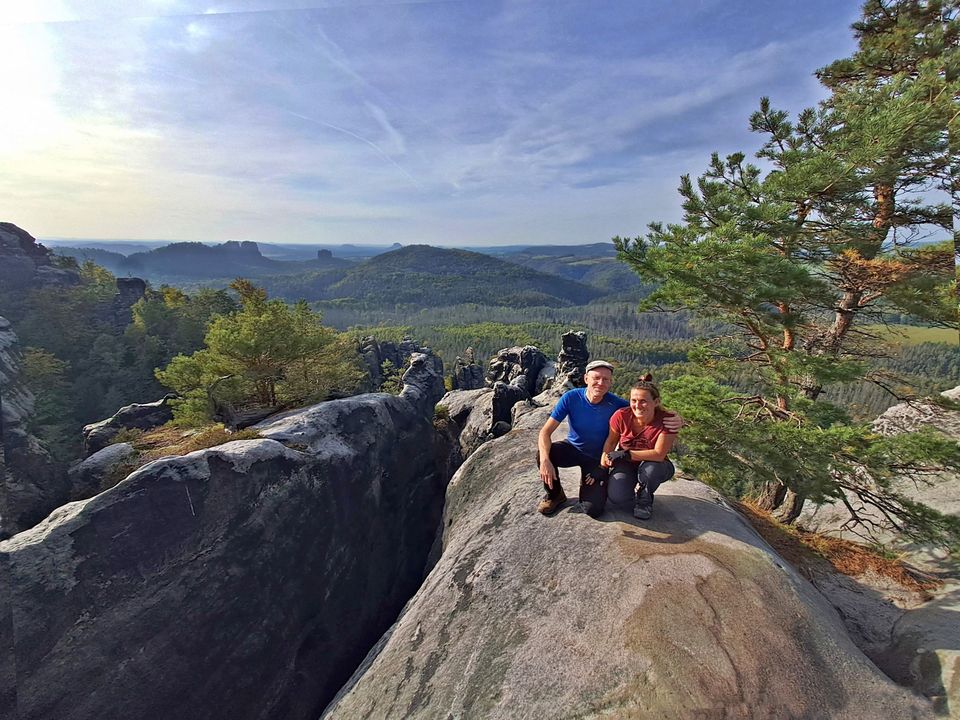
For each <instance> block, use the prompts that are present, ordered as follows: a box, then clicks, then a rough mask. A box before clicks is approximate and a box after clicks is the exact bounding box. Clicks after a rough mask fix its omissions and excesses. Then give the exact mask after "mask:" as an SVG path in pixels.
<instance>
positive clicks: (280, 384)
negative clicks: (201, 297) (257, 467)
mask: <svg viewBox="0 0 960 720" xmlns="http://www.w3.org/2000/svg"><path fill="white" fill-rule="evenodd" d="M230 287H231V288H232V289H233V290H234V291H235V292H236V293H237V294H238V295H239V296H240V305H241V307H240V309H239V310H238V311H237V312H234V313H229V314H226V315H220V316H217V317H215V318H214V319H213V321H212V322H211V323H210V327H209V329H208V330H207V333H206V335H205V337H204V344H205V347H204V348H203V349H201V350H198V351H197V352H194V353H192V354H190V355H183V354H181V355H177V356H176V357H174V358H173V359H172V360H171V361H170V364H169V365H167V367H166V368H164V369H163V370H158V371H157V378H158V379H159V380H160V382H162V383H163V384H164V385H165V386H167V387H169V388H171V389H173V390H175V391H176V392H177V393H179V394H180V396H181V398H182V399H181V400H180V401H179V402H178V404H177V406H176V410H175V414H176V416H177V418H178V419H179V420H180V421H181V422H184V423H187V424H200V423H203V422H207V421H209V420H210V419H211V417H210V416H211V408H210V406H209V397H208V390H209V389H210V388H211V387H213V386H216V393H217V399H218V400H219V401H221V402H224V403H229V404H230V405H232V406H235V407H244V406H251V405H256V406H262V407H272V408H279V407H290V406H294V405H298V404H306V403H309V402H316V401H319V400H322V399H324V398H325V397H326V396H327V395H328V394H329V392H330V391H331V390H338V391H346V392H349V391H352V390H353V389H355V388H356V386H357V384H358V383H359V381H360V379H361V377H362V372H361V370H360V367H359V362H358V360H357V358H356V352H355V349H353V347H352V345H351V344H350V343H349V342H348V341H346V340H343V339H341V338H339V336H338V335H337V334H336V333H335V332H334V331H333V330H331V329H330V328H327V327H324V326H323V325H322V323H321V318H320V316H319V315H318V314H317V313H315V312H313V311H311V310H310V308H309V307H308V306H307V304H306V303H305V302H302V301H301V302H299V303H297V304H296V305H294V306H292V307H291V306H289V305H287V304H286V303H284V302H283V301H282V300H268V299H267V294H266V292H265V291H264V290H262V289H261V288H259V287H257V286H255V285H253V284H252V283H251V282H249V281H248V280H244V279H238V280H235V281H234V282H233V283H231V285H230Z"/></svg>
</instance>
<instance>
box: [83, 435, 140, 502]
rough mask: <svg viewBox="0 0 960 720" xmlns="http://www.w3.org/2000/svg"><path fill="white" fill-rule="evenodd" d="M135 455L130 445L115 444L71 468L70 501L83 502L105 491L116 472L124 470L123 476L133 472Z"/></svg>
mask: <svg viewBox="0 0 960 720" xmlns="http://www.w3.org/2000/svg"><path fill="white" fill-rule="evenodd" d="M135 455H136V451H135V450H134V449H133V445H131V444H130V443H115V444H113V445H107V447H105V448H103V449H102V450H98V451H97V452H95V453H94V454H93V455H91V456H90V457H88V458H87V459H86V460H83V461H82V462H79V463H77V464H76V465H74V466H73V467H71V468H70V471H69V473H68V477H69V479H70V493H69V495H70V499H71V500H84V499H86V498H90V497H93V496H94V495H96V494H97V493H98V492H100V491H102V490H105V489H106V488H105V487H104V485H105V484H106V483H107V481H109V480H110V479H111V477H112V476H113V475H115V474H116V473H117V472H122V471H123V470H124V469H125V468H126V469H127V471H126V473H124V475H127V474H129V473H130V472H131V471H132V470H133V468H132V467H131V463H132V462H133V459H134V457H135ZM111 484H116V483H111Z"/></svg>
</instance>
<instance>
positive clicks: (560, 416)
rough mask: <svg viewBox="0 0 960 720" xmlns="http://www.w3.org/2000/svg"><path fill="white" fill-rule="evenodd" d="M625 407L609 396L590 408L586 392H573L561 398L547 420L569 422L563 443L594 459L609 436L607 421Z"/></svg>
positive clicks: (626, 404)
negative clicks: (567, 443)
mask: <svg viewBox="0 0 960 720" xmlns="http://www.w3.org/2000/svg"><path fill="white" fill-rule="evenodd" d="M629 405H630V403H628V402H627V401H626V400H624V399H623V398H622V397H619V396H617V395H614V394H613V393H609V392H608V393H607V394H606V395H604V396H603V400H601V401H600V402H598V403H597V404H596V405H594V404H593V403H591V402H590V401H589V400H587V389H586V388H575V389H574V390H568V391H567V392H565V393H564V394H563V396H562V397H561V398H560V400H559V402H557V406H556V407H555V408H554V409H553V412H552V413H550V417H552V418H553V419H554V420H556V421H557V422H563V421H564V420H567V418H569V421H568V422H567V425H569V426H570V432H568V433H567V441H568V442H569V443H570V444H571V445H573V446H574V447H575V448H577V450H579V451H580V452H582V453H584V454H586V455H589V456H590V457H596V458H598V457H600V455H601V453H603V443H604V442H605V441H606V439H607V434H608V433H609V432H610V417H611V416H612V415H613V414H614V413H615V412H616V411H617V410H619V409H620V408H622V407H629Z"/></svg>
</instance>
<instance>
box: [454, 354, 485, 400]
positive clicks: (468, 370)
mask: <svg viewBox="0 0 960 720" xmlns="http://www.w3.org/2000/svg"><path fill="white" fill-rule="evenodd" d="M482 387H484V380H483V368H482V367H480V366H479V365H478V364H477V361H476V358H475V357H474V354H473V348H467V351H466V352H465V353H464V357H462V358H461V357H458V358H457V359H456V362H455V363H454V365H453V389H454V390H478V389H480V388H482Z"/></svg>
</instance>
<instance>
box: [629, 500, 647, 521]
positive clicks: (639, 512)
mask: <svg viewBox="0 0 960 720" xmlns="http://www.w3.org/2000/svg"><path fill="white" fill-rule="evenodd" d="M651 514H652V508H651V507H650V506H649V505H641V504H640V498H637V500H636V502H635V503H634V504H633V516H634V517H635V518H636V519H637V520H649V519H650V515H651Z"/></svg>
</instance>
